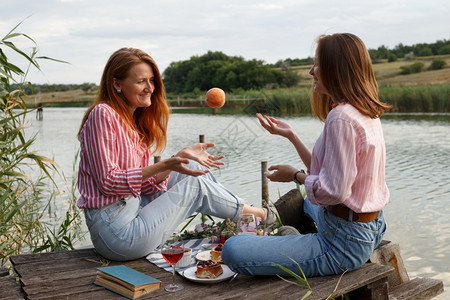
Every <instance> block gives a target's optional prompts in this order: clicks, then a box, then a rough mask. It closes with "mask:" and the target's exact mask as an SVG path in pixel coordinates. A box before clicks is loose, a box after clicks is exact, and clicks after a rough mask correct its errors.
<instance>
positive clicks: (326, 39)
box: [311, 33, 391, 121]
mask: <svg viewBox="0 0 450 300" xmlns="http://www.w3.org/2000/svg"><path fill="white" fill-rule="evenodd" d="M316 65H318V67H319V71H320V72H319V79H320V81H321V83H322V84H323V86H324V87H325V88H326V89H327V91H328V93H329V95H324V94H319V93H316V92H314V89H313V91H312V96H311V107H312V110H313V112H314V114H315V115H317V117H318V118H319V119H320V120H322V121H325V119H326V117H327V115H328V113H329V112H330V110H331V109H332V108H333V107H334V106H336V105H338V104H340V103H344V102H348V103H350V104H351V105H353V106H354V107H355V108H356V109H357V110H359V111H360V112H361V113H362V114H364V115H367V116H369V117H371V118H378V117H381V116H382V115H383V113H384V112H385V111H386V110H388V109H390V108H391V106H390V105H388V104H386V103H383V102H381V101H380V99H379V97H378V84H377V81H376V79H375V74H374V72H373V68H372V61H371V59H370V55H369V51H367V48H366V46H365V45H364V43H363V41H362V40H361V39H360V38H358V37H357V36H356V35H354V34H351V33H336V34H332V35H322V36H320V37H319V38H318V41H317V49H316Z"/></svg>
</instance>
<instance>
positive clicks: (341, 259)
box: [222, 199, 386, 277]
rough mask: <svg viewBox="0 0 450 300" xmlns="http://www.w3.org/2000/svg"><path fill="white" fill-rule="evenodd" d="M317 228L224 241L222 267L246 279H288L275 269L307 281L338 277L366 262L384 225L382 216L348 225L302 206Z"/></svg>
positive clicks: (322, 211) (314, 207)
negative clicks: (315, 231) (304, 277)
mask: <svg viewBox="0 0 450 300" xmlns="http://www.w3.org/2000/svg"><path fill="white" fill-rule="evenodd" d="M303 207H304V210H305V213H306V214H308V215H309V216H310V217H311V218H312V219H313V220H314V221H315V222H316V224H317V231H318V232H317V233H311V234H305V235H289V236H251V235H237V236H233V237H231V238H230V239H228V240H227V241H226V243H225V244H224V247H223V250H222V259H223V261H224V263H225V264H226V265H227V266H228V267H230V269H232V270H233V271H235V272H238V273H242V274H247V275H277V274H278V275H287V273H286V272H284V271H283V270H282V269H281V268H280V267H279V266H278V265H281V266H284V267H286V268H287V269H289V270H291V271H293V272H295V273H297V274H299V275H300V276H301V272H300V270H299V266H300V268H301V269H302V270H303V272H304V273H305V275H306V276H307V277H314V276H319V275H320V276H324V275H331V274H340V273H342V272H344V271H345V270H349V271H350V270H354V269H357V268H358V267H360V266H361V265H363V264H364V263H366V262H367V260H368V259H369V257H370V255H371V254H372V252H373V250H374V249H375V248H376V247H377V246H378V244H379V243H380V241H381V239H382V237H383V234H384V232H385V231H386V223H385V221H384V217H383V212H380V215H379V216H378V218H377V219H376V220H374V221H372V222H367V223H361V222H350V221H347V220H344V219H341V218H339V217H337V216H335V215H333V214H332V213H330V212H329V211H327V210H326V209H325V208H323V207H320V206H317V205H313V204H311V202H310V201H309V200H308V199H305V201H304V204H303Z"/></svg>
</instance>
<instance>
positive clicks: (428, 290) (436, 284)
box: [389, 278, 444, 300]
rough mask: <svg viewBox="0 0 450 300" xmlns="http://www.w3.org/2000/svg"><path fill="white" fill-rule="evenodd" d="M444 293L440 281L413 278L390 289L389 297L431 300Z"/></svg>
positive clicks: (398, 299)
mask: <svg viewBox="0 0 450 300" xmlns="http://www.w3.org/2000/svg"><path fill="white" fill-rule="evenodd" d="M443 292H444V284H443V282H442V281H440V280H437V279H432V278H414V279H412V280H410V281H408V282H405V283H402V284H400V285H398V286H396V287H393V288H391V290H390V291H389V296H390V297H391V298H392V299H394V297H395V299H397V300H400V299H431V298H434V297H436V296H437V295H439V294H441V293H443Z"/></svg>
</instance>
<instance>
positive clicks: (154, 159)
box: [153, 155, 161, 164]
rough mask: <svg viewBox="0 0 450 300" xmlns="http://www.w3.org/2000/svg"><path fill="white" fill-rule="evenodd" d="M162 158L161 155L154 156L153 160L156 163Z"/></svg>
mask: <svg viewBox="0 0 450 300" xmlns="http://www.w3.org/2000/svg"><path fill="white" fill-rule="evenodd" d="M160 160H161V156H158V155H157V156H154V157H153V162H154V163H155V164H156V163H157V162H159V161H160Z"/></svg>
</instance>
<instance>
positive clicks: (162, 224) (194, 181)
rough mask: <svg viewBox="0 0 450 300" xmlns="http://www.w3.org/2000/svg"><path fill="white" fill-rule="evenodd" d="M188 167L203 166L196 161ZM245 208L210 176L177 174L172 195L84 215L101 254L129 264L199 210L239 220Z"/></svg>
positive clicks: (144, 198)
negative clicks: (129, 261)
mask: <svg viewBox="0 0 450 300" xmlns="http://www.w3.org/2000/svg"><path fill="white" fill-rule="evenodd" d="M188 167H189V168H191V169H193V168H204V167H203V166H200V165H199V164H198V163H196V162H194V161H190V163H189V164H188ZM242 210H243V201H242V200H241V199H240V198H238V197H236V196H235V195H234V194H233V193H232V192H230V191H229V190H228V189H226V188H225V187H224V186H223V185H222V184H220V183H219V182H218V181H217V180H216V179H215V178H214V176H213V175H212V174H211V173H210V172H209V173H207V174H205V175H203V176H198V177H193V176H189V175H184V174H180V173H177V172H172V174H171V175H170V178H169V181H168V183H167V191H162V192H159V193H157V194H155V195H151V196H147V195H142V196H141V197H128V198H124V199H122V200H120V201H117V202H115V203H112V204H110V205H107V206H105V207H102V208H100V209H85V210H84V211H85V217H86V224H87V226H88V228H89V233H90V235H91V240H92V243H93V245H94V247H95V249H96V251H97V252H98V253H99V254H100V255H102V256H103V257H105V258H107V259H111V260H117V261H126V260H133V259H137V258H141V257H144V256H146V255H147V254H148V253H150V252H151V251H152V250H154V249H155V248H157V247H158V246H159V245H160V244H161V242H162V238H163V234H164V231H167V230H176V228H177V226H178V225H179V224H181V223H182V222H183V221H184V220H185V219H186V218H188V217H189V216H191V215H192V214H194V213H195V212H200V213H205V214H208V215H212V216H215V217H220V218H229V219H233V220H235V221H236V220H238V219H239V218H240V216H241V215H242Z"/></svg>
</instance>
